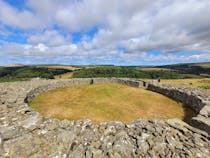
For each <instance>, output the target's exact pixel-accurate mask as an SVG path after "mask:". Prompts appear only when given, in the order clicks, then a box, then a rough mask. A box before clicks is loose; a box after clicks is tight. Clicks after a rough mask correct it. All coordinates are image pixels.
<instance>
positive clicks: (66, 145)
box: [0, 78, 210, 158]
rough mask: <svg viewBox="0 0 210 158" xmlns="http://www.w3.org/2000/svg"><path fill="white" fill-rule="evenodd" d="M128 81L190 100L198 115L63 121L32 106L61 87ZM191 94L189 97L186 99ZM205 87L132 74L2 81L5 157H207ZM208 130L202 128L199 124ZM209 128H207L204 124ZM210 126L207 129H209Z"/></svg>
mask: <svg viewBox="0 0 210 158" xmlns="http://www.w3.org/2000/svg"><path fill="white" fill-rule="evenodd" d="M95 83H122V84H127V85H131V86H134V87H143V86H144V87H145V88H148V89H149V90H152V91H156V92H158V93H161V94H164V95H166V96H169V97H171V98H173V99H174V100H177V101H178V100H182V102H184V103H188V106H190V107H192V108H193V107H194V108H195V109H196V110H197V112H198V115H197V117H195V118H193V119H192V120H193V122H194V124H193V126H194V127H196V128H194V127H192V126H190V125H188V124H186V123H184V122H183V121H181V120H177V119H172V120H165V121H152V120H144V119H138V120H135V121H133V122H130V123H126V124H125V123H122V122H119V121H115V122H103V123H100V124H93V123H92V122H91V121H90V120H77V121H69V120H63V121H60V120H57V119H54V118H51V117H43V116H42V115H40V114H39V113H38V112H36V111H34V110H32V109H31V108H30V107H28V104H27V103H28V102H30V101H31V100H32V99H33V98H34V97H36V96H37V95H39V94H41V93H43V92H46V91H48V90H52V89H55V88H58V87H66V86H72V85H79V84H80V85H81V84H83V85H85V84H86V85H87V84H95ZM183 98H185V99H183ZM205 98H206V97H205V95H204V93H203V91H202V90H200V89H189V88H176V87H171V86H162V85H153V84H149V83H146V82H144V81H137V80H133V79H132V80H131V79H116V78H109V79H106V78H105V79H104V78H101V79H69V80H32V81H24V82H14V83H0V157H2V158H8V157H10V158H16V157H27V158H30V157H48V158H54V157H56V158H71V157H72V158H74V157H81V158H83V157H87V158H92V157H93V158H94V157H104V158H110V157H129V158H139V157H174V158H176V157H183V158H186V157H189V158H191V157H202V158H208V157H209V155H210V152H209V150H208V149H209V146H210V141H209V135H208V134H207V133H206V132H208V130H209V124H208V121H209V116H210V115H209V106H208V105H209V101H208V100H207V99H205ZM197 127H198V128H200V129H203V130H204V131H201V130H199V129H198V128H197ZM204 127H205V128H204ZM205 131H206V132H205Z"/></svg>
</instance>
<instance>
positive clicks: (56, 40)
mask: <svg viewBox="0 0 210 158" xmlns="http://www.w3.org/2000/svg"><path fill="white" fill-rule="evenodd" d="M28 42H29V43H30V44H38V43H45V44H47V45H49V46H59V45H63V44H67V43H69V42H70V37H69V36H68V37H64V36H63V35H61V34H60V33H59V32H58V31H56V30H47V31H44V32H41V33H38V34H35V35H31V36H30V37H29V38H28Z"/></svg>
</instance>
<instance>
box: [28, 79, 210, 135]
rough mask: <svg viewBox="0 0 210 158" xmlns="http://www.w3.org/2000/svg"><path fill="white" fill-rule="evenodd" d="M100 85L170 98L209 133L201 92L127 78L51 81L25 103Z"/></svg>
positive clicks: (209, 110) (209, 113) (209, 106)
mask: <svg viewBox="0 0 210 158" xmlns="http://www.w3.org/2000/svg"><path fill="white" fill-rule="evenodd" d="M101 83H118V84H126V85H129V86H133V87H144V88H147V89H148V90H150V91H154V92H157V93H160V94H163V95H165V96H167V97H169V98H172V99H174V100H175V101H178V102H182V103H183V104H185V105H186V106H189V107H190V108H192V109H193V110H194V111H196V112H197V113H198V115H197V116H196V117H193V118H192V120H191V122H190V124H191V125H192V126H194V127H197V128H199V129H201V130H204V131H206V132H207V133H210V122H209V121H210V119H209V117H210V101H209V99H207V96H204V95H203V93H201V90H198V89H192V88H183V87H173V86H166V85H160V84H152V83H147V82H145V81H140V80H135V79H129V78H84V79H82V78H80V79H70V80H57V81H52V83H49V84H46V85H43V86H40V87H38V88H35V89H33V90H31V91H30V92H29V93H28V94H27V96H26V99H25V102H27V103H29V102H31V101H32V99H33V98H34V97H36V96H37V95H39V94H40V93H43V92H46V91H49V90H52V89H56V88H59V87H67V86H75V85H90V84H101Z"/></svg>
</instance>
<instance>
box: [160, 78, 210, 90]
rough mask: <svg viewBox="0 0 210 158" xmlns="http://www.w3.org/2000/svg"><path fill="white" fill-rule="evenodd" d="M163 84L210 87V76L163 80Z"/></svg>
mask: <svg viewBox="0 0 210 158" xmlns="http://www.w3.org/2000/svg"><path fill="white" fill-rule="evenodd" d="M161 83H162V84H170V85H178V86H188V87H200V88H205V89H210V78H200V79H175V80H161Z"/></svg>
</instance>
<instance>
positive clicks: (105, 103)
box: [30, 84, 195, 122]
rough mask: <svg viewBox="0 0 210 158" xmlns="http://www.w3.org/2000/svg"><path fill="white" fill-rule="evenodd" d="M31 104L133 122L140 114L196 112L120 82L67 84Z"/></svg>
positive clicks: (62, 114)
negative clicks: (70, 85)
mask: <svg viewBox="0 0 210 158" xmlns="http://www.w3.org/2000/svg"><path fill="white" fill-rule="evenodd" d="M30 106H31V107H32V108H34V109H35V110H36V111H39V112H40V113H41V114H43V115H45V116H48V115H51V116H53V117H56V118H59V119H70V120H78V119H87V118H88V119H91V120H93V121H94V122H101V121H116V120H120V121H123V122H130V121H133V120H135V119H137V118H145V119H153V120H154V119H157V120H165V119H169V118H179V119H182V120H185V121H188V120H189V119H190V118H191V117H192V116H193V115H194V114H195V113H194V112H193V111H192V110H191V109H189V108H186V107H185V106H184V105H183V104H181V103H177V102H176V101H174V100H172V99H169V98H167V97H166V96H163V95H161V94H158V93H155V92H151V91H148V90H145V89H143V88H134V87H130V86H126V85H120V84H98V85H83V86H74V87H65V88H58V89H55V90H51V91H48V92H45V93H42V94H40V95H39V96H37V97H36V98H35V99H33V101H32V102H31V103H30Z"/></svg>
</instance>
